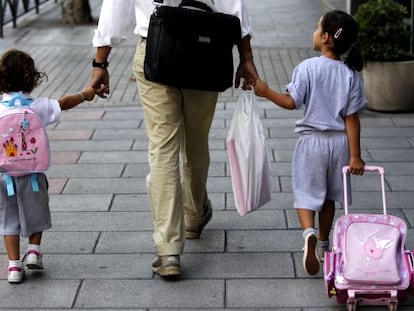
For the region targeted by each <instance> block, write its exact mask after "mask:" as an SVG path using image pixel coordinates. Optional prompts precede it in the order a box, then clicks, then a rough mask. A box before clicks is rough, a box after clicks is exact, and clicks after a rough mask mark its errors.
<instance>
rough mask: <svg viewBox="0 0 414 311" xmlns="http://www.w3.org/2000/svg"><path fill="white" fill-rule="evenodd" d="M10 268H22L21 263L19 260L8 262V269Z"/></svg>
mask: <svg viewBox="0 0 414 311" xmlns="http://www.w3.org/2000/svg"><path fill="white" fill-rule="evenodd" d="M12 267H20V268H21V267H22V261H21V260H9V268H12Z"/></svg>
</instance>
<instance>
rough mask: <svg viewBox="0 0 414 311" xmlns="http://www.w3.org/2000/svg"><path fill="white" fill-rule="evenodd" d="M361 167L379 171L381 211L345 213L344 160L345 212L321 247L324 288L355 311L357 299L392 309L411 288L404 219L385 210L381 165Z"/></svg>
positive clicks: (411, 274)
mask: <svg viewBox="0 0 414 311" xmlns="http://www.w3.org/2000/svg"><path fill="white" fill-rule="evenodd" d="M365 171H378V172H379V174H380V178H381V188H382V202H383V214H350V213H348V189H347V184H348V183H347V178H348V174H349V167H348V166H345V167H344V168H343V169H342V173H343V181H344V210H345V214H344V215H342V216H341V217H339V218H338V220H337V221H336V222H335V226H334V231H333V236H332V250H331V251H330V252H329V251H327V252H325V262H324V278H325V285H326V290H327V293H328V296H329V297H332V296H336V299H337V301H338V303H341V304H346V305H347V309H348V311H355V310H356V308H357V305H384V306H387V307H388V310H389V311H395V310H397V306H398V302H399V301H402V300H404V299H405V298H406V297H407V293H409V292H411V291H412V289H413V288H414V286H413V255H412V252H411V251H408V250H406V249H405V240H406V235H407V225H406V223H405V222H404V221H403V220H402V219H401V218H398V217H396V216H392V215H387V207H386V200H385V178H384V169H383V168H382V167H377V166H366V167H365Z"/></svg>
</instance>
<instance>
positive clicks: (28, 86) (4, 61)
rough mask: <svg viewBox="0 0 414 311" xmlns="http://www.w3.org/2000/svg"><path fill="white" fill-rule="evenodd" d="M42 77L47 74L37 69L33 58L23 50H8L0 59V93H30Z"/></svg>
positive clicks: (40, 81) (44, 77)
mask: <svg viewBox="0 0 414 311" xmlns="http://www.w3.org/2000/svg"><path fill="white" fill-rule="evenodd" d="M43 79H47V75H46V74H45V73H44V72H39V71H37V69H36V67H35V64H34V60H33V58H32V57H31V56H30V55H29V54H27V53H25V52H23V51H20V50H16V49H12V50H8V51H6V52H5V53H4V54H3V56H2V58H1V59H0V93H8V92H23V93H30V92H31V91H33V89H34V88H35V87H37V86H38V85H39V84H40V83H42V81H43Z"/></svg>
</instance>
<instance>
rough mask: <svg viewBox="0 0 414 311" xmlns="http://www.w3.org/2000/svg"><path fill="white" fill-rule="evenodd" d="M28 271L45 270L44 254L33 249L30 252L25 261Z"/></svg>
mask: <svg viewBox="0 0 414 311" xmlns="http://www.w3.org/2000/svg"><path fill="white" fill-rule="evenodd" d="M23 260H24V261H25V262H26V267H27V268H28V269H43V262H42V254H41V253H39V252H38V251H35V250H33V249H31V250H29V251H28V252H27V253H26V255H25V256H24V259H23Z"/></svg>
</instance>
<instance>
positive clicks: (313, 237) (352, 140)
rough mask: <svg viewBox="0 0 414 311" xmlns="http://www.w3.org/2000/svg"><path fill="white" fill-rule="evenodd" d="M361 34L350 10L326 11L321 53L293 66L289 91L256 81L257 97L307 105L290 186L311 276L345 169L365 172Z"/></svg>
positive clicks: (316, 40) (316, 44) (318, 35)
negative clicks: (362, 154) (316, 224)
mask: <svg viewBox="0 0 414 311" xmlns="http://www.w3.org/2000/svg"><path fill="white" fill-rule="evenodd" d="M357 38H358V25H357V23H356V22H355V20H354V19H353V18H352V17H351V16H350V15H349V14H347V13H345V12H342V11H338V10H335V11H330V12H327V13H326V14H324V15H323V16H322V17H321V18H320V19H319V21H318V24H317V28H316V30H315V32H314V34H313V49H314V50H315V51H318V52H320V53H321V55H320V56H318V57H312V58H309V59H307V60H305V61H303V62H302V63H300V64H299V65H298V66H297V67H296V68H295V69H294V71H293V76H292V81H291V82H290V83H289V84H288V85H287V87H286V91H287V92H286V93H283V94H282V93H278V92H275V91H273V90H271V89H270V88H269V87H268V86H267V84H266V83H265V82H263V81H261V80H260V79H258V80H257V81H256V82H255V84H254V90H255V93H256V95H258V96H262V97H265V98H267V99H269V100H271V101H273V102H274V103H275V104H276V105H278V106H280V107H282V108H285V109H300V108H303V109H304V113H303V118H302V119H300V120H298V121H297V122H296V128H295V132H296V133H298V134H300V137H299V139H298V142H297V144H296V147H295V151H294V154H293V159H292V185H293V191H294V207H295V208H296V209H297V214H298V218H299V222H300V225H301V227H302V230H303V233H302V235H303V238H304V240H305V242H304V249H303V250H304V255H303V267H304V269H305V271H306V272H307V273H308V274H310V275H314V274H316V273H318V271H319V262H320V261H322V260H323V256H324V252H325V250H327V249H328V247H329V234H330V230H331V227H332V223H333V220H334V214H335V202H339V203H343V190H342V185H343V183H342V167H343V166H345V165H349V166H350V172H351V173H352V174H357V175H362V174H363V172H364V161H363V160H362V158H361V147H360V121H359V115H358V111H360V110H361V109H362V108H363V107H364V105H365V102H366V100H365V98H364V95H363V83H362V79H361V77H360V74H359V73H358V71H361V70H362V67H363V59H362V56H361V54H360V53H359V51H358V48H357ZM316 212H317V213H318V221H319V232H317V231H316V229H315V214H316Z"/></svg>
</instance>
